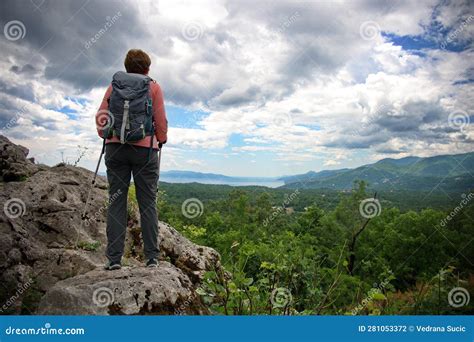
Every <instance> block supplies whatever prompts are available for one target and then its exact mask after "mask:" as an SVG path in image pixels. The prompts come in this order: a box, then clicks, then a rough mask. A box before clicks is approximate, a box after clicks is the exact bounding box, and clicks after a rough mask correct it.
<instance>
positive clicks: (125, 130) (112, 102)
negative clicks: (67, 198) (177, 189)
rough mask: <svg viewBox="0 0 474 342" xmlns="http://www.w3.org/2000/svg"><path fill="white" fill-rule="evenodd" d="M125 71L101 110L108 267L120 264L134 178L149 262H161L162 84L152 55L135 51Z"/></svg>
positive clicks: (164, 125) (164, 128) (98, 118)
mask: <svg viewBox="0 0 474 342" xmlns="http://www.w3.org/2000/svg"><path fill="white" fill-rule="evenodd" d="M124 64H125V69H126V70H127V72H123V71H119V72H117V73H115V75H114V76H113V80H112V83H111V85H110V86H109V87H108V89H107V91H106V92H105V96H104V99H103V100H102V103H101V105H100V108H99V111H98V112H97V114H96V123H97V130H98V133H99V136H100V137H101V138H104V139H106V141H105V144H106V145H105V165H106V166H107V180H108V182H109V210H108V214H107V241H108V242H107V250H106V255H107V258H108V263H107V264H106V265H105V269H107V270H117V269H120V268H121V259H122V256H123V252H124V245H125V233H126V228H127V194H128V187H129V185H130V178H131V175H132V174H133V181H134V184H135V188H136V196H137V201H138V206H139V209H140V222H141V229H142V236H143V245H144V252H145V257H146V259H147V263H146V265H147V266H149V267H156V266H157V265H158V260H157V258H158V253H159V246H158V218H157V213H156V191H157V181H158V172H159V169H158V168H159V166H158V153H157V152H158V150H159V149H161V148H162V146H163V144H165V143H166V140H167V135H166V134H167V131H168V121H167V119H166V113H165V107H164V103H163V94H162V92H161V88H160V86H159V85H158V83H156V81H154V80H153V79H151V78H150V77H149V76H148V72H149V70H150V65H151V60H150V57H149V56H148V55H147V54H146V53H145V52H144V51H142V50H136V49H132V50H130V51H128V53H127V56H126V57H125V62H124Z"/></svg>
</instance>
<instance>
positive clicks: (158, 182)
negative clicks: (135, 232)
mask: <svg viewBox="0 0 474 342" xmlns="http://www.w3.org/2000/svg"><path fill="white" fill-rule="evenodd" d="M162 148H163V146H161V147H160V149H159V150H158V179H157V180H156V203H157V205H158V188H159V187H160V164H161V149H162ZM159 214H160V212H159V210H157V211H156V220H157V221H158V225H159V224H160V220H159V219H158V215H159Z"/></svg>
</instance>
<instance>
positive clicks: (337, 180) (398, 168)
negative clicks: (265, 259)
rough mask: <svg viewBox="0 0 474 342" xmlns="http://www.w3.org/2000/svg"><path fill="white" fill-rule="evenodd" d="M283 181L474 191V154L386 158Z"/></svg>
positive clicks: (334, 186) (339, 187) (299, 184)
mask: <svg viewBox="0 0 474 342" xmlns="http://www.w3.org/2000/svg"><path fill="white" fill-rule="evenodd" d="M281 179H282V180H283V181H284V182H285V185H284V186H285V187H290V188H295V187H304V188H311V189H318V188H327V189H337V190H346V189H350V188H351V187H352V185H353V182H354V181H355V180H364V181H366V182H368V183H369V185H370V186H371V187H372V188H375V189H394V190H395V189H397V190H401V189H403V190H423V191H430V190H432V189H437V190H443V191H463V190H466V191H467V190H468V189H472V188H474V152H470V153H463V154H456V155H440V156H435V157H426V158H421V157H405V158H401V159H392V158H386V159H382V160H379V161H378V162H376V163H373V164H367V165H362V166H359V167H357V168H355V169H341V170H331V171H321V172H308V173H305V174H302V175H294V176H289V177H282V178H281Z"/></svg>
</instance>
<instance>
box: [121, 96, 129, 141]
mask: <svg viewBox="0 0 474 342" xmlns="http://www.w3.org/2000/svg"><path fill="white" fill-rule="evenodd" d="M129 109H130V101H129V100H125V101H124V102H123V116H122V126H121V127H120V143H122V144H125V128H127V127H128V129H130V123H129V122H128V111H129Z"/></svg>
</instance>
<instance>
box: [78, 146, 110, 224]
mask: <svg viewBox="0 0 474 342" xmlns="http://www.w3.org/2000/svg"><path fill="white" fill-rule="evenodd" d="M104 152H105V139H104V143H103V144H102V151H101V152H100V156H99V161H98V163H97V166H96V167H95V172H94V178H92V182H91V187H90V188H89V192H88V193H87V199H86V204H85V205H84V211H83V212H82V217H81V227H82V221H84V218H85V217H86V212H87V205H88V204H89V200H90V198H91V194H92V189H93V188H94V185H95V181H96V179H97V173H98V172H99V166H100V162H101V161H102V156H103V155H104Z"/></svg>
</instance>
